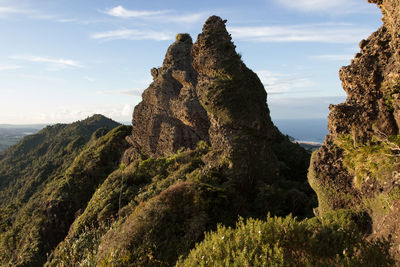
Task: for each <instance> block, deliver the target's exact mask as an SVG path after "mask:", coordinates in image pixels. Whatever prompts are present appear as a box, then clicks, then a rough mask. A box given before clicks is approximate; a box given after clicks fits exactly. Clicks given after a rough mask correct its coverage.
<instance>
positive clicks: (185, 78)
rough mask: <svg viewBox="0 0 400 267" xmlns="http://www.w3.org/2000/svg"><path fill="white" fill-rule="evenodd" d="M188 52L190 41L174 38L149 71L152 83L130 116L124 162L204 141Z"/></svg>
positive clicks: (205, 120)
mask: <svg viewBox="0 0 400 267" xmlns="http://www.w3.org/2000/svg"><path fill="white" fill-rule="evenodd" d="M191 48H192V39H191V37H190V36H189V35H188V34H178V35H177V38H176V41H175V42H174V43H173V44H172V45H171V46H170V47H169V48H168V50H167V53H166V55H165V59H164V62H163V65H162V66H161V67H160V68H153V69H152V70H151V74H152V76H153V82H152V83H151V84H150V86H149V87H148V88H147V89H146V90H145V91H144V92H143V94H142V98H143V100H142V102H140V103H139V104H138V105H137V106H136V107H135V110H134V113H133V120H132V125H133V131H132V135H131V136H130V137H128V138H127V139H128V142H129V143H130V144H131V146H132V147H131V148H130V149H129V150H128V151H127V152H126V153H125V156H124V160H125V162H130V161H131V160H134V159H136V158H138V157H140V156H145V157H154V156H164V155H168V154H172V153H175V152H176V151H177V150H178V149H180V148H181V147H186V148H194V147H195V146H196V144H197V143H198V142H199V141H200V140H206V141H207V140H208V128H209V122H208V118H207V114H206V112H205V110H204V109H203V107H202V106H201V105H200V103H199V101H198V100H197V96H196V92H195V86H196V77H197V74H196V72H195V71H194V69H193V67H192V57H191V55H190V51H191Z"/></svg>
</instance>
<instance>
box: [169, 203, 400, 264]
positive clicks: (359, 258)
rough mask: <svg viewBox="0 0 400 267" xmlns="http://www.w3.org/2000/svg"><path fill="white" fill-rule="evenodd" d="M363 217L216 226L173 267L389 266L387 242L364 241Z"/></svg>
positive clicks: (274, 219) (333, 215)
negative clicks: (215, 229) (213, 230)
mask: <svg viewBox="0 0 400 267" xmlns="http://www.w3.org/2000/svg"><path fill="white" fill-rule="evenodd" d="M366 226H368V217H366V215H365V214H356V213H352V212H349V211H346V210H339V211H337V212H332V213H329V214H326V215H324V216H322V217H318V218H312V219H306V220H303V221H297V220H296V219H295V218H293V217H292V216H288V217H286V218H279V217H270V216H268V217H267V220H266V221H262V220H256V219H248V220H246V221H244V220H243V219H240V220H239V222H238V223H237V225H236V228H231V227H225V226H222V225H219V226H218V229H217V231H215V232H211V233H208V234H206V236H205V239H204V241H203V242H201V243H199V244H197V245H196V247H195V248H194V249H193V250H192V251H191V253H190V254H189V255H188V256H187V258H186V259H185V258H181V259H180V260H179V261H178V263H177V264H176V266H393V264H394V261H393V259H392V258H391V256H390V254H389V247H390V243H389V242H387V241H385V240H377V241H366V240H365V239H364V236H365V233H366V230H367V228H366Z"/></svg>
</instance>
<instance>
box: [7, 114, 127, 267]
mask: <svg viewBox="0 0 400 267" xmlns="http://www.w3.org/2000/svg"><path fill="white" fill-rule="evenodd" d="M118 125H119V124H118V123H116V122H114V121H112V120H110V119H107V118H105V117H104V116H101V115H95V116H93V117H90V118H88V119H86V120H83V121H80V122H76V123H73V124H68V125H65V124H64V125H61V124H60V125H54V126H50V127H47V128H45V129H43V130H42V131H40V132H39V133H38V134H36V135H33V136H29V137H26V138H24V139H23V140H22V141H21V142H20V143H18V144H17V145H16V146H14V147H12V148H11V149H10V150H8V151H7V153H6V155H5V157H4V158H3V159H2V160H1V162H0V174H1V176H0V179H1V187H0V189H1V191H0V192H1V198H0V200H1V202H0V203H1V209H2V210H1V226H0V263H1V265H10V266H15V265H17V266H40V265H42V264H43V262H44V261H45V260H46V253H48V252H50V251H51V249H52V248H53V247H55V246H56V245H57V244H58V243H59V242H60V241H61V240H62V239H63V238H64V237H65V235H66V234H67V232H68V229H69V226H70V224H71V223H72V222H73V220H74V217H75V214H76V212H78V211H79V210H80V209H82V208H84V207H85V206H86V203H87V201H88V200H89V199H90V197H91V195H92V193H93V192H94V190H95V189H96V188H97V186H98V185H99V184H101V183H102V181H103V180H104V179H105V178H106V177H107V175H108V173H109V172H111V171H112V170H113V169H115V168H116V167H117V166H118V164H119V161H120V158H121V156H122V153H123V151H124V150H125V149H126V148H127V143H126V142H125V141H124V138H125V136H126V135H127V134H128V133H129V132H130V131H131V127H128V126H119V127H117V128H115V127H116V126H118ZM113 128H115V129H114V130H111V129H113ZM110 130H111V131H110Z"/></svg>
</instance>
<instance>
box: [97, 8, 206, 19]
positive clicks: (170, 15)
mask: <svg viewBox="0 0 400 267" xmlns="http://www.w3.org/2000/svg"><path fill="white" fill-rule="evenodd" d="M104 13H106V14H107V15H110V16H113V17H118V18H125V19H126V18H135V19H139V18H140V19H147V20H152V21H154V20H157V21H161V22H163V23H166V22H173V23H195V22H198V21H203V20H204V19H205V18H206V17H207V16H208V15H209V12H197V13H189V14H182V13H178V12H176V11H174V10H157V11H142V10H129V9H126V8H124V7H123V6H116V7H114V8H110V9H107V10H106V11H105V12H104Z"/></svg>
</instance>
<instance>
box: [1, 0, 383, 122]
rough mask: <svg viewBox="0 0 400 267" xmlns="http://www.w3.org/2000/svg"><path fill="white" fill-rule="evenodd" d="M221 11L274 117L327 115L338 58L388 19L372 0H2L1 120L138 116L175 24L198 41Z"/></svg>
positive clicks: (338, 93) (335, 93) (344, 61)
mask: <svg viewBox="0 0 400 267" xmlns="http://www.w3.org/2000/svg"><path fill="white" fill-rule="evenodd" d="M214 14H215V15H219V16H221V17H222V18H224V19H227V20H228V22H227V27H228V30H229V31H230V33H231V34H232V38H233V41H234V42H235V44H236V46H237V51H238V52H239V53H241V54H242V58H243V60H244V62H245V63H246V65H247V66H248V67H249V68H251V69H252V70H253V71H255V72H257V73H258V75H259V77H260V79H261V80H262V82H263V83H264V85H265V88H266V90H267V93H268V104H269V106H270V109H271V116H272V118H273V119H274V120H277V119H289V118H290V119H293V118H303V119H305V118H323V117H326V116H327V115H328V105H329V104H330V103H339V102H342V101H343V100H344V99H345V93H344V91H343V90H342V88H341V85H340V80H339V78H338V71H339V68H340V66H343V65H348V64H349V63H350V59H351V58H352V57H353V55H354V54H355V53H357V52H358V51H359V48H358V43H359V41H360V40H361V39H363V38H367V37H368V36H369V35H370V34H371V33H372V32H373V31H375V30H376V29H378V27H380V26H381V24H382V23H381V21H380V18H381V14H380V12H379V10H378V8H377V7H376V6H375V5H371V4H368V3H367V1H366V0H335V1H332V0H249V1H234V0H229V1H226V0H223V1H209V0H203V1H190V0H186V1H176V0H175V1H174V0H172V1H165V0H153V1H133V0H132V1H116V0H96V1H95V0H92V1H90V0H0V36H1V42H0V93H1V100H0V101H1V102H0V123H13V124H26V123H55V122H72V121H75V120H78V119H84V118H86V117H87V116H90V115H91V114H94V113H102V114H104V115H106V116H108V117H111V118H113V119H115V120H117V121H130V120H131V117H132V111H133V107H134V106H135V105H136V104H137V103H139V102H140V100H141V92H142V91H143V90H144V89H145V88H147V87H148V85H149V84H150V83H151V75H150V69H151V68H152V67H158V66H160V65H161V64H162V61H163V58H164V55H165V52H166V50H167V48H168V46H169V45H170V44H171V43H172V42H173V40H174V38H175V35H176V33H178V32H188V33H190V34H191V35H192V38H193V39H194V40H195V39H196V37H197V34H198V33H200V32H201V28H202V25H203V23H204V21H205V20H206V19H207V17H209V16H210V15H214Z"/></svg>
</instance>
